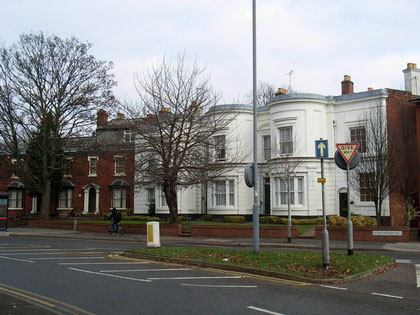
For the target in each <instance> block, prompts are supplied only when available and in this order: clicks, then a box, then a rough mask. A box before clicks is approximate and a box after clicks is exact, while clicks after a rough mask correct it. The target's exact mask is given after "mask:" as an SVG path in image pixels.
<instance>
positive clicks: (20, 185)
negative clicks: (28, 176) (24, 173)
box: [7, 182, 25, 189]
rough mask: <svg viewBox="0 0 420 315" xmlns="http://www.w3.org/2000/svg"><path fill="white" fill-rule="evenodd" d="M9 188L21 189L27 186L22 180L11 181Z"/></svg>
mask: <svg viewBox="0 0 420 315" xmlns="http://www.w3.org/2000/svg"><path fill="white" fill-rule="evenodd" d="M7 188H19V189H24V188H25V184H24V183H22V182H11V183H10V184H9V185H8V186H7Z"/></svg>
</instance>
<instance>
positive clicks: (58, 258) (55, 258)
mask: <svg viewBox="0 0 420 315" xmlns="http://www.w3.org/2000/svg"><path fill="white" fill-rule="evenodd" d="M28 259H31V260H61V259H105V257H42V258H28Z"/></svg>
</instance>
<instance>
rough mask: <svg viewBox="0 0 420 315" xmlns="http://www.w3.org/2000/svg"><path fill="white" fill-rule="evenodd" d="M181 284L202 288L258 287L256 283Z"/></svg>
mask: <svg viewBox="0 0 420 315" xmlns="http://www.w3.org/2000/svg"><path fill="white" fill-rule="evenodd" d="M181 285H183V286H186V287H203V288H258V286H256V285H222V284H220V285H217V284H190V283H181Z"/></svg>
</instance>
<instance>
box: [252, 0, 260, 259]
mask: <svg viewBox="0 0 420 315" xmlns="http://www.w3.org/2000/svg"><path fill="white" fill-rule="evenodd" d="M256 26H257V18H256V0H252V95H253V97H252V103H253V104H252V105H253V134H254V139H253V142H254V143H253V146H254V167H253V168H254V169H253V171H254V204H253V207H252V226H253V233H252V234H253V249H254V252H258V251H259V249H260V239H259V237H260V235H259V234H260V226H259V224H260V222H259V209H258V160H257V159H258V156H257V48H256V47H257V35H256V33H257V32H256Z"/></svg>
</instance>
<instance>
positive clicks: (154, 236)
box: [147, 222, 160, 247]
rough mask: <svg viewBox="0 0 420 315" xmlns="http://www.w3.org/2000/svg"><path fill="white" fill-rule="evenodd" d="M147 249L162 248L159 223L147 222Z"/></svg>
mask: <svg viewBox="0 0 420 315" xmlns="http://www.w3.org/2000/svg"><path fill="white" fill-rule="evenodd" d="M147 247H160V235H159V222H147Z"/></svg>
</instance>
